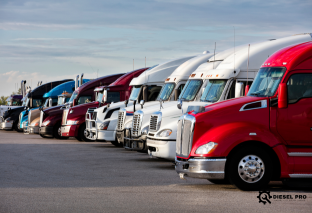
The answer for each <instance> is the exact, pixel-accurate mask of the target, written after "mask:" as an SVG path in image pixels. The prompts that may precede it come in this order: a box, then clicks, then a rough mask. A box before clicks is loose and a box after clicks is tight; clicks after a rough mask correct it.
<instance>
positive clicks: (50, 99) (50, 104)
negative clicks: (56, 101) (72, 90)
mask: <svg viewBox="0 0 312 213" xmlns="http://www.w3.org/2000/svg"><path fill="white" fill-rule="evenodd" d="M51 106H52V98H49V107H51Z"/></svg>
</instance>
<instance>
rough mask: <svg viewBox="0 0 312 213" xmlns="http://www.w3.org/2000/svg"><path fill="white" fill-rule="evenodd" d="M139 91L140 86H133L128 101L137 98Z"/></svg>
mask: <svg viewBox="0 0 312 213" xmlns="http://www.w3.org/2000/svg"><path fill="white" fill-rule="evenodd" d="M140 91H141V86H134V87H133V89H132V91H131V95H130V98H129V99H130V101H134V100H137V99H138V97H139V95H140Z"/></svg>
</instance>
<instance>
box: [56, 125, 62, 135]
mask: <svg viewBox="0 0 312 213" xmlns="http://www.w3.org/2000/svg"><path fill="white" fill-rule="evenodd" d="M57 134H58V135H59V136H62V128H61V127H59V128H58V130H57Z"/></svg>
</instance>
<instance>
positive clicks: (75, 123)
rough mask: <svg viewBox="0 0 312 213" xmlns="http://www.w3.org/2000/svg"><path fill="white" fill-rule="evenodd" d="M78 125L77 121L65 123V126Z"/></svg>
mask: <svg viewBox="0 0 312 213" xmlns="http://www.w3.org/2000/svg"><path fill="white" fill-rule="evenodd" d="M78 124H79V121H73V120H68V121H67V122H66V125H78Z"/></svg>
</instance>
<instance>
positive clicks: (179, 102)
mask: <svg viewBox="0 0 312 213" xmlns="http://www.w3.org/2000/svg"><path fill="white" fill-rule="evenodd" d="M182 103H183V102H182V100H181V99H179V100H178V104H177V107H178V109H182Z"/></svg>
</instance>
